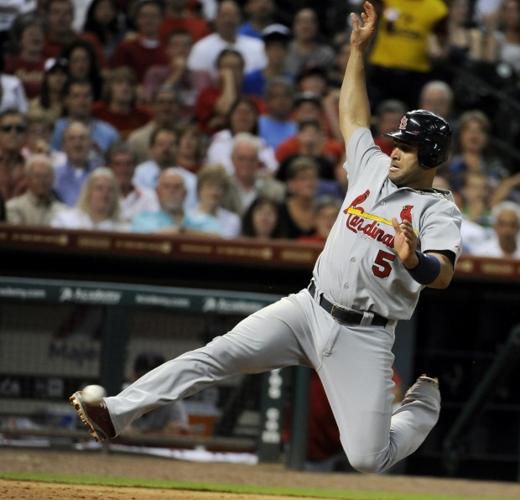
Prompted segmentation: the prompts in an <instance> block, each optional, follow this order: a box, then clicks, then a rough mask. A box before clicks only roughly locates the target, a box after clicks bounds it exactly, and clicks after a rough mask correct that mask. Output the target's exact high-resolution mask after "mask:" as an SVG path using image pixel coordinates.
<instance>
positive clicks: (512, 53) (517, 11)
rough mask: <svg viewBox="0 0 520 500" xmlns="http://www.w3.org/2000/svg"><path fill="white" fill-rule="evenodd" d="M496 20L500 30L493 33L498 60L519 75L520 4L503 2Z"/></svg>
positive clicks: (514, 0)
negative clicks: (509, 66) (508, 65)
mask: <svg viewBox="0 0 520 500" xmlns="http://www.w3.org/2000/svg"><path fill="white" fill-rule="evenodd" d="M498 13H499V15H498V16H497V17H496V20H497V21H499V22H500V25H501V26H500V29H499V30H497V31H495V40H496V44H497V49H496V54H497V56H498V60H500V61H502V62H505V63H507V64H510V65H511V66H512V67H513V69H514V70H515V72H516V73H517V74H520V4H519V2H518V0H504V2H503V3H502V6H501V9H499V11H498Z"/></svg>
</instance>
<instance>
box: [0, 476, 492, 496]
mask: <svg viewBox="0 0 520 500" xmlns="http://www.w3.org/2000/svg"><path fill="white" fill-rule="evenodd" d="M0 479H8V480H17V481H40V482H45V483H62V484H77V485H90V486H111V487H133V488H159V489H176V490H190V491H210V492H219V493H241V494H255V495H277V496H287V497H297V498H330V499H334V498H341V499H344V500H471V499H475V500H476V499H483V498H486V499H489V498H491V497H482V496H478V497H476V496H460V495H432V494H424V493H421V494H415V493H399V492H393V493H390V492H382V491H339V490H324V489H315V488H314V489H312V488H305V489H303V488H282V487H276V488H274V487H273V488H272V487H264V486H252V485H241V484H222V483H193V482H184V481H163V480H158V479H137V478H136V479H131V478H125V477H107V476H88V475H62V474H50V473H49V474H47V473H44V472H0ZM497 498H498V497H497Z"/></svg>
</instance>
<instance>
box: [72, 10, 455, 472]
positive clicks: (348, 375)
mask: <svg viewBox="0 0 520 500" xmlns="http://www.w3.org/2000/svg"><path fill="white" fill-rule="evenodd" d="M352 25H353V30H352V35H351V46H352V48H351V54H350V59H349V62H348V65H347V68H346V71H345V77H344V81H343V85H342V88H341V96H340V103H339V112H340V122H341V129H342V133H343V136H344V139H345V144H346V148H347V161H346V164H345V168H346V170H347V173H348V178H349V188H348V192H347V194H346V197H345V200H344V202H343V206H342V210H341V211H340V214H339V216H338V218H337V220H336V223H335V224H334V227H333V228H332V231H331V233H330V236H329V238H328V240H327V242H326V244H325V247H324V249H323V252H322V253H321V255H320V257H319V258H318V260H317V262H316V265H315V267H314V271H313V278H312V280H311V283H310V285H309V287H308V288H305V289H303V290H301V291H300V292H298V293H296V294H293V295H290V296H288V297H285V298H283V299H281V300H280V301H278V302H277V303H275V304H272V305H270V306H268V307H266V308H264V309H262V310H260V311H258V312H256V313H254V314H252V315H251V316H249V317H248V318H246V319H244V320H243V321H241V322H240V323H239V324H238V325H236V326H235V328H233V329H232V330H231V331H230V332H228V333H227V334H225V335H223V336H220V337H217V338H215V339H214V340H212V341H211V342H210V343H209V344H207V345H206V346H205V347H202V348H200V349H197V350H195V351H191V352H188V353H186V354H183V355H181V356H179V357H178V358H176V359H173V360H171V361H168V362H166V363H164V364H163V365H161V366H159V367H157V368H156V369H154V370H153V371H151V372H149V373H147V374H146V375H144V376H143V377H141V378H140V379H138V380H137V381H136V382H135V383H133V384H132V385H130V386H129V387H127V388H126V389H125V390H124V391H122V392H121V393H120V394H118V395H117V396H114V397H106V398H100V399H99V400H94V401H93V400H92V398H86V397H85V395H84V394H83V393H82V392H81V391H80V392H76V393H75V394H73V395H72V396H71V397H70V400H71V403H72V404H73V406H74V407H75V409H76V411H77V412H78V414H79V415H80V417H81V419H82V420H83V421H84V423H86V424H87V426H88V427H89V429H90V432H91V434H93V436H94V437H96V438H97V439H99V440H104V439H109V438H113V437H115V436H116V435H118V434H119V433H120V432H121V431H122V430H123V429H124V428H125V427H126V426H127V425H129V424H130V423H131V422H132V421H133V420H135V419H136V418H138V417H139V416H141V415H142V414H144V413H146V412H148V411H151V410H153V409H154V408H157V407H159V406H161V405H165V404H168V403H170V402H172V401H175V400H177V399H180V398H184V397H187V396H190V395H192V394H194V393H195V392H197V391H200V390H201V389H204V388H205V387H208V386H209V385H212V384H215V383H217V382H219V381H221V380H223V379H225V378H227V377H229V376H231V375H235V374H237V373H258V372H263V371H267V370H271V369H274V368H280V367H286V366H291V365H298V364H302V365H306V366H310V367H312V368H314V369H315V370H316V371H317V373H318V374H319V376H320V379H321V381H322V383H323V386H324V388H325V391H326V393H327V397H328V399H329V401H330V405H331V407H332V410H333V412H334V416H335V418H336V420H337V423H338V427H339V429H340V432H341V442H342V444H343V447H344V448H345V452H346V454H347V456H348V459H349V461H350V463H351V465H352V466H353V467H354V468H356V469H358V470H359V471H362V472H381V471H384V470H386V469H388V468H389V467H391V466H392V465H394V464H395V463H396V462H398V461H399V460H401V459H403V458H405V457H406V456H408V455H410V454H411V453H413V452H414V451H415V450H416V449H417V448H418V447H419V445H420V444H421V443H422V442H423V441H424V439H425V438H426V436H427V435H428V433H429V432H430V430H431V429H432V427H433V426H434V425H435V423H436V422H437V419H438V416H439V410H440V393H439V388H438V382H437V380H436V379H434V378H430V377H427V376H426V375H422V376H420V377H419V378H418V380H417V382H416V383H415V384H414V385H413V386H412V387H411V388H410V389H409V390H408V392H407V393H406V395H405V397H404V399H403V401H402V404H401V405H400V407H399V408H398V409H397V410H396V411H392V402H393V396H392V362H393V355H392V351H391V349H392V344H393V342H394V330H395V326H396V322H397V321H398V320H400V319H409V318H410V316H411V315H412V313H413V310H414V308H415V305H416V303H417V300H418V298H419V293H420V292H421V290H422V288H424V287H425V286H428V287H431V288H446V287H447V286H448V284H449V283H450V281H451V278H452V276H453V271H454V265H455V261H456V259H457V257H458V255H459V252H460V244H461V241H460V230H459V228H460V222H461V218H460V213H459V212H458V210H457V208H456V207H455V204H454V202H453V198H452V197H451V194H450V193H448V192H441V191H437V190H433V189H432V181H433V177H434V175H435V171H436V167H437V166H438V165H440V164H441V163H442V162H443V161H445V160H446V158H447V156H448V152H449V147H450V146H449V145H450V137H451V131H450V127H449V125H448V124H447V123H446V122H445V121H444V120H443V119H442V118H440V117H438V116H436V115H434V114H432V113H429V112H427V111H422V110H416V111H410V112H408V113H406V115H405V116H404V117H403V118H402V120H401V123H400V126H399V130H397V131H396V132H394V133H392V134H390V136H391V137H393V139H394V143H395V144H394V149H393V151H392V154H391V156H390V157H388V156H387V155H385V154H383V153H382V152H381V150H380V149H379V148H378V147H377V146H375V145H374V142H373V140H372V136H371V134H370V131H369V124H370V110H369V103H368V98H367V92H366V84H365V76H364V51H365V48H366V46H367V43H368V41H369V40H370V38H371V37H372V36H373V33H374V28H375V25H376V14H375V11H374V7H373V6H372V4H371V3H369V2H365V4H364V6H363V13H362V14H361V19H360V18H359V17H358V16H356V15H352Z"/></svg>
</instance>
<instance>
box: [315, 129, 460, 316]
mask: <svg viewBox="0 0 520 500" xmlns="http://www.w3.org/2000/svg"><path fill="white" fill-rule="evenodd" d="M389 165H390V158H389V157H388V156H387V155H386V154H384V153H383V152H382V151H381V149H380V148H379V147H378V146H376V145H375V144H374V141H373V139H372V135H371V133H370V131H369V130H368V129H366V128H361V129H358V130H356V132H355V133H354V134H353V135H352V138H351V140H350V142H349V144H348V147H347V163H346V164H345V168H346V170H347V173H348V181H349V187H348V192H347V195H346V197H345V200H344V202H343V206H342V209H341V211H340V214H339V216H338V218H337V220H336V223H335V224H334V227H333V228H332V231H331V233H330V235H329V237H328V239H327V242H326V244H325V248H324V249H323V252H322V254H321V255H320V257H319V259H318V261H317V262H316V265H315V268H314V273H313V274H314V279H315V282H316V286H317V289H318V290H320V291H321V292H323V293H324V295H325V297H326V298H328V299H329V300H330V301H332V302H335V303H336V304H340V305H343V306H345V307H348V308H350V309H355V310H361V311H362V310H365V311H371V312H375V313H378V314H380V315H381V316H384V317H386V318H389V319H409V318H410V317H411V315H412V313H413V311H414V309H415V306H416V304H417V300H418V299H419V293H420V291H421V289H422V288H423V286H422V285H420V284H419V283H417V282H416V281H415V280H414V279H413V278H412V277H411V276H410V274H409V273H408V271H407V270H406V268H405V267H404V266H403V264H402V263H401V261H400V260H399V258H398V257H397V255H396V253H395V252H394V249H393V242H394V229H393V227H392V217H395V218H396V219H397V220H398V221H401V220H404V219H408V220H411V222H412V226H413V228H414V231H415V232H416V234H417V235H418V238H419V249H420V250H421V251H423V252H426V251H434V250H438V251H451V252H453V254H454V256H455V257H456V258H457V257H458V256H459V255H460V250H461V237H460V224H461V221H462V218H461V215H460V212H459V210H458V208H457V207H456V205H455V203H454V201H453V197H452V195H451V193H449V192H448V191H439V190H431V191H430V190H428V191H416V190H415V189H412V188H409V187H397V186H396V185H395V184H394V183H393V182H392V181H391V180H390V179H389V178H388V168H389Z"/></svg>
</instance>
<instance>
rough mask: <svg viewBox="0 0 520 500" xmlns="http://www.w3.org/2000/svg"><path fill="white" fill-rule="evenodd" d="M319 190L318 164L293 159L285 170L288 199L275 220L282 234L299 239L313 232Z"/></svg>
mask: <svg viewBox="0 0 520 500" xmlns="http://www.w3.org/2000/svg"><path fill="white" fill-rule="evenodd" d="M317 188H318V165H317V164H316V162H315V161H314V160H313V159H312V158H306V157H299V158H295V159H294V160H292V161H291V162H290V164H289V168H288V169H287V196H286V199H285V202H284V203H283V204H282V205H281V206H280V210H279V212H278V217H279V221H280V227H281V230H280V231H281V235H282V236H283V237H284V238H290V239H298V238H299V237H300V236H310V235H312V234H313V233H314V231H315V230H316V222H315V208H314V207H315V201H316V192H317Z"/></svg>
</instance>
